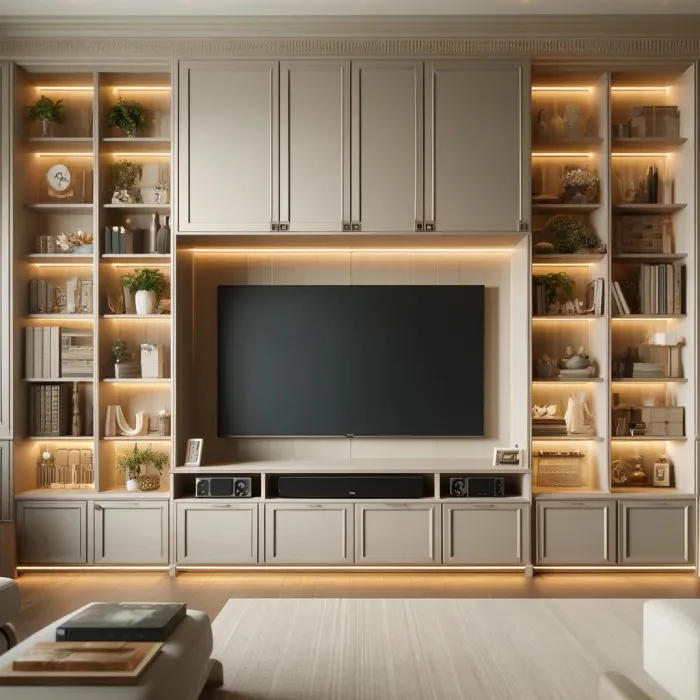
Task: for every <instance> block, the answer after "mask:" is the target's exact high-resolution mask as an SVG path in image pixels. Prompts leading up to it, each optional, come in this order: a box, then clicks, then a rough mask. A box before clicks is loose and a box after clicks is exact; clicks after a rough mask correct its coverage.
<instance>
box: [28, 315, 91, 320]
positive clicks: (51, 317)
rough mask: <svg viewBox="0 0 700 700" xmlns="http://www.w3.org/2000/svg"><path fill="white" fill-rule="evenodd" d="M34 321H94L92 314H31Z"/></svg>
mask: <svg viewBox="0 0 700 700" xmlns="http://www.w3.org/2000/svg"><path fill="white" fill-rule="evenodd" d="M27 318H29V319H32V320H33V321H92V319H93V315H92V314H29V315H28V316H27Z"/></svg>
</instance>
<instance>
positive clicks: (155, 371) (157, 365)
mask: <svg viewBox="0 0 700 700" xmlns="http://www.w3.org/2000/svg"><path fill="white" fill-rule="evenodd" d="M163 354H164V353H163V346H162V345H152V344H150V343H144V344H143V345H141V376H142V377H143V378H144V379H159V378H161V377H162V376H163Z"/></svg>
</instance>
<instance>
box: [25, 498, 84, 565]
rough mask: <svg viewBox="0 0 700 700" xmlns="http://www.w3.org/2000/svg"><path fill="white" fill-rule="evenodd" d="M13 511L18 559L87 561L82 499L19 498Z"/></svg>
mask: <svg viewBox="0 0 700 700" xmlns="http://www.w3.org/2000/svg"><path fill="white" fill-rule="evenodd" d="M16 511H17V513H16V515H17V536H18V539H19V560H20V563H22V564H86V563H87V503H86V502H85V501H57V500H54V501H19V502H18V503H17V507H16Z"/></svg>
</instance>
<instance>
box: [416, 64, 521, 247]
mask: <svg viewBox="0 0 700 700" xmlns="http://www.w3.org/2000/svg"><path fill="white" fill-rule="evenodd" d="M426 70H427V73H428V75H427V79H426V91H427V94H426V98H425V143H426V168H425V207H426V212H425V219H426V222H427V226H428V228H429V230H430V227H431V226H432V225H433V224H434V230H436V231H446V232H461V233H464V232H466V233H468V232H483V233H488V232H512V231H518V230H520V229H521V228H522V226H521V222H522V223H523V224H524V223H526V222H525V221H524V214H523V201H524V197H523V183H524V172H523V163H524V161H523V134H524V133H529V130H528V129H526V128H523V127H524V126H525V125H524V124H523V120H524V119H525V118H526V114H527V113H529V108H528V110H526V109H524V101H525V100H526V99H527V94H528V86H529V76H526V75H525V70H524V68H523V66H522V65H520V64H502V63H500V62H499V61H491V62H482V61H431V62H429V63H428V64H427V68H426ZM526 81H527V82H526Z"/></svg>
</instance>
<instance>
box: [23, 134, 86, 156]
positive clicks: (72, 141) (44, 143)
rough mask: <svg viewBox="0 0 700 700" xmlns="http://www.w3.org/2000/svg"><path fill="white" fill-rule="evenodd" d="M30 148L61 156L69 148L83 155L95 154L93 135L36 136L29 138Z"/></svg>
mask: <svg viewBox="0 0 700 700" xmlns="http://www.w3.org/2000/svg"><path fill="white" fill-rule="evenodd" d="M28 142H29V145H30V148H31V149H32V150H35V151H36V152H37V153H42V154H44V153H45V154H54V153H55V154H56V157H60V156H61V155H62V154H63V153H64V152H66V151H67V150H69V151H70V152H71V153H79V154H80V155H81V156H93V149H94V145H95V142H94V139H93V138H92V136H48V137H42V136H35V137H33V138H30V139H28Z"/></svg>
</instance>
